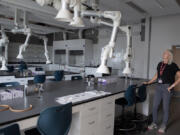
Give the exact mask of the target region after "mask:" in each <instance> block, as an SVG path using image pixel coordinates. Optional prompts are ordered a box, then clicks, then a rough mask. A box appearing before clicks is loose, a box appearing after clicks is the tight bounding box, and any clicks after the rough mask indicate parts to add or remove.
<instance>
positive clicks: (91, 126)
mask: <svg viewBox="0 0 180 135" xmlns="http://www.w3.org/2000/svg"><path fill="white" fill-rule="evenodd" d="M97 126H98V115H97V114H94V115H92V116H87V118H83V120H82V123H81V131H82V132H81V135H98V127H97Z"/></svg>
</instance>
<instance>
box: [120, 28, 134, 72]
mask: <svg viewBox="0 0 180 135" xmlns="http://www.w3.org/2000/svg"><path fill="white" fill-rule="evenodd" d="M120 29H121V30H122V31H124V32H125V33H126V37H127V48H126V53H125V55H124V62H125V64H126V65H125V68H124V70H123V74H125V75H131V74H132V68H131V60H132V35H131V26H122V27H120Z"/></svg>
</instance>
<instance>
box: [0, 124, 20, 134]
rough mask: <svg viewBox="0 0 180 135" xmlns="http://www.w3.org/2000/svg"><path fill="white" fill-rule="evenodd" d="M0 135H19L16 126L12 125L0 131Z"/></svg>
mask: <svg viewBox="0 0 180 135" xmlns="http://www.w3.org/2000/svg"><path fill="white" fill-rule="evenodd" d="M0 135H21V134H20V129H19V125H18V124H12V125H10V126H7V127H4V128H1V129H0Z"/></svg>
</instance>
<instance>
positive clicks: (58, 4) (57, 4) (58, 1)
mask: <svg viewBox="0 0 180 135" xmlns="http://www.w3.org/2000/svg"><path fill="white" fill-rule="evenodd" d="M53 7H54V8H55V9H57V10H60V9H61V0H54V1H53Z"/></svg>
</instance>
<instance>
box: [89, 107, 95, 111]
mask: <svg viewBox="0 0 180 135" xmlns="http://www.w3.org/2000/svg"><path fill="white" fill-rule="evenodd" d="M95 109H96V107H92V108H89V109H88V110H89V111H93V110H95Z"/></svg>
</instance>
